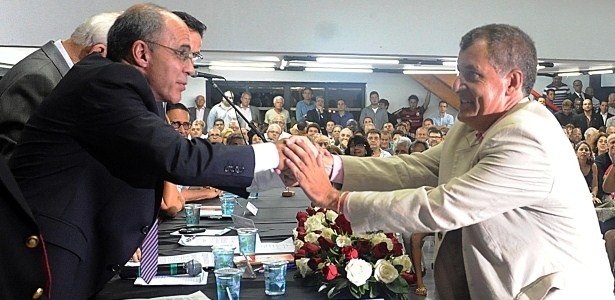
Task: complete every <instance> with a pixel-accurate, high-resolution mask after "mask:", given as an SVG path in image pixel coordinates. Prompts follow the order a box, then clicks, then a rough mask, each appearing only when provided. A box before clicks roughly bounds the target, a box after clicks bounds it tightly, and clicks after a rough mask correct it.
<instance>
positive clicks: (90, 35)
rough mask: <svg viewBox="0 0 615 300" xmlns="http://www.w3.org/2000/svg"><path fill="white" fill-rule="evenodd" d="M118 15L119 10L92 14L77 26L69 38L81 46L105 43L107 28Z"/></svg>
mask: <svg viewBox="0 0 615 300" xmlns="http://www.w3.org/2000/svg"><path fill="white" fill-rule="evenodd" d="M119 16H120V12H105V13H100V14H97V15H93V16H91V17H89V18H87V19H86V20H85V21H84V22H83V23H81V24H80V25H79V26H77V28H75V31H73V33H72V34H71V36H70V38H71V40H73V41H74V42H75V43H77V44H79V45H82V46H92V45H96V44H103V45H107V34H108V33H109V28H111V25H113V23H114V22H115V20H116V19H117V17H119Z"/></svg>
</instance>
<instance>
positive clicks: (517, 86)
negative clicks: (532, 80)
mask: <svg viewBox="0 0 615 300" xmlns="http://www.w3.org/2000/svg"><path fill="white" fill-rule="evenodd" d="M506 77H507V84H508V85H507V86H506V93H507V94H509V93H516V92H517V91H518V90H521V89H523V79H524V78H523V72H521V70H520V69H512V70H511V71H510V72H508V75H507V76H506Z"/></svg>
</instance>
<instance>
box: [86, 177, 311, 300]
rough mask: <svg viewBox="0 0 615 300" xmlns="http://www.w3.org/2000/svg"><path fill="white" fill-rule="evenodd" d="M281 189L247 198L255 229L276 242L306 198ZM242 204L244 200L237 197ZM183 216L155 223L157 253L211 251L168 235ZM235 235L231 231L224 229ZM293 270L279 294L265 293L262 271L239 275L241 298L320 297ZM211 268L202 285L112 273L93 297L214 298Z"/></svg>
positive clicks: (216, 225) (221, 224)
mask: <svg viewBox="0 0 615 300" xmlns="http://www.w3.org/2000/svg"><path fill="white" fill-rule="evenodd" d="M282 191H284V189H273V190H270V191H267V192H264V193H260V195H259V199H256V200H251V201H252V203H253V204H254V205H256V207H258V209H259V210H258V213H257V215H256V216H248V218H250V219H252V220H253V221H254V223H255V225H256V227H257V228H258V229H259V235H260V238H261V240H263V241H266V242H279V241H283V240H284V239H286V238H288V237H290V236H292V229H293V228H294V227H296V219H295V215H296V214H297V212H298V211H302V210H305V209H306V208H307V207H308V206H309V205H310V202H309V200H308V199H307V197H306V196H305V194H303V192H302V191H301V189H298V188H297V189H294V191H295V193H296V195H295V196H294V197H290V198H284V197H282V196H281V195H282ZM239 200H240V201H239V202H240V204H241V205H243V206H244V207H245V204H246V202H247V200H245V199H239ZM196 203H201V204H203V205H219V201H218V200H217V199H214V200H204V201H200V202H196ZM235 212H236V213H238V214H241V212H242V208H241V207H238V206H236V209H235ZM184 224H185V219H184V215H183V212H180V213H179V214H178V216H177V217H175V218H174V219H171V220H168V221H165V222H163V223H161V224H160V226H159V241H158V242H159V247H158V248H159V250H158V251H159V253H160V255H177V254H186V253H189V252H203V251H211V248H210V247H184V246H181V245H179V244H178V243H177V241H178V240H179V237H177V236H171V235H170V233H171V232H173V231H175V230H177V229H179V228H182V227H184ZM200 225H206V226H208V228H212V229H223V228H225V227H228V226H232V225H233V224H232V221H231V219H227V218H224V219H219V220H217V219H205V218H202V219H201V224H200ZM227 235H235V232H231V233H227ZM294 273H295V270H294V269H293V270H289V272H288V273H287V288H286V294H285V295H282V296H275V297H272V296H266V295H265V279H264V277H263V275H262V274H257V278H256V279H242V281H241V299H270V298H288V299H291V298H295V299H321V298H323V297H322V295H319V294H318V293H317V291H316V288H315V287H304V286H302V285H301V282H300V281H295V280H294ZM215 280H216V279H215V276H214V274H213V271H210V272H209V274H208V278H207V285H205V286H156V287H143V286H134V285H133V282H134V279H132V280H127V279H126V280H125V279H120V278H119V277H118V276H115V277H114V278H113V279H112V280H111V281H109V282H108V283H107V284H106V285H105V287H104V288H103V290H102V291H100V292H99V293H98V294H97V295H96V296H95V297H94V299H101V300H103V299H104V300H106V299H126V298H152V297H160V296H170V295H186V294H190V293H193V292H196V291H198V290H200V291H202V292H203V293H205V294H206V295H207V296H208V297H209V298H211V299H216V282H215Z"/></svg>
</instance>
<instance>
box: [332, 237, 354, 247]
mask: <svg viewBox="0 0 615 300" xmlns="http://www.w3.org/2000/svg"><path fill="white" fill-rule="evenodd" d="M335 244H336V245H337V246H338V247H340V248H342V247H346V246H352V240H351V239H350V238H349V237H348V236H345V235H338V236H337V239H335Z"/></svg>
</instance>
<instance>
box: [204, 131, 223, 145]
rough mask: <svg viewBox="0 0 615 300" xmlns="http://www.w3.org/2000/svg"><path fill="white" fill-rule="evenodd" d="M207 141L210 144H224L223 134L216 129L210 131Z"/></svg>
mask: <svg viewBox="0 0 615 300" xmlns="http://www.w3.org/2000/svg"><path fill="white" fill-rule="evenodd" d="M207 140H208V141H209V142H210V143H222V133H221V132H220V129H218V128H217V127H216V128H212V129H211V130H209V132H208V133H207Z"/></svg>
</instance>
